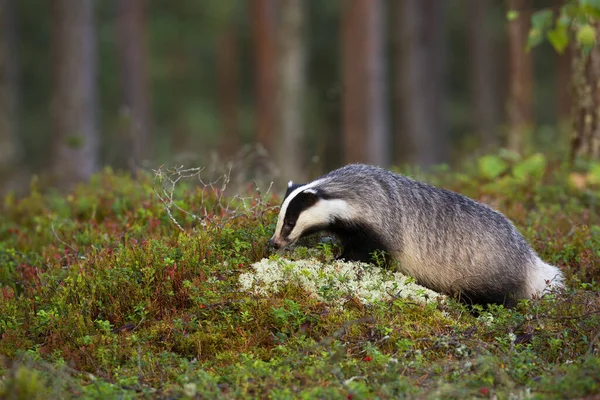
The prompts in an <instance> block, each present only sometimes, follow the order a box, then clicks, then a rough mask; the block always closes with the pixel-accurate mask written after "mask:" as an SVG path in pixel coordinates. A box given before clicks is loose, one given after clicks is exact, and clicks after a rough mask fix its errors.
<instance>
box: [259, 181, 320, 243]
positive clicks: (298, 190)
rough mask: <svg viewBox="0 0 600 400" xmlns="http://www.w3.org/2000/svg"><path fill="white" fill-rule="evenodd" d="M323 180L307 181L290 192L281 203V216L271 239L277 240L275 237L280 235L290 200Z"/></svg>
mask: <svg viewBox="0 0 600 400" xmlns="http://www.w3.org/2000/svg"><path fill="white" fill-rule="evenodd" d="M321 182H323V179H318V180H316V181H313V182H311V183H307V184H306V185H304V186H300V187H299V188H296V190H294V191H293V192H292V193H290V195H289V196H288V197H287V198H286V199H285V200H284V201H283V204H282V205H281V209H280V210H279V217H278V218H277V226H276V227H275V233H273V237H272V238H271V239H273V240H275V238H276V237H278V236H279V233H280V232H281V228H283V220H284V219H285V213H286V212H287V209H288V206H289V205H290V202H291V201H292V200H293V199H294V197H296V196H298V194H299V193H301V192H302V191H304V190H306V189H309V188H312V187H315V186H316V185H318V184H319V183H321Z"/></svg>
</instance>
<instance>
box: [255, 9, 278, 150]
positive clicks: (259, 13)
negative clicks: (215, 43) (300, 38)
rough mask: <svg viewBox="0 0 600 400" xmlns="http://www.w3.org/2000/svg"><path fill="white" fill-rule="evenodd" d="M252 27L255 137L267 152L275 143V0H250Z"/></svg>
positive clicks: (272, 148)
mask: <svg viewBox="0 0 600 400" xmlns="http://www.w3.org/2000/svg"><path fill="white" fill-rule="evenodd" d="M251 7H252V25H253V26H252V29H253V36H254V51H255V53H254V56H255V74H256V80H255V84H256V89H255V90H256V97H257V101H256V103H257V107H258V112H257V140H258V142H259V143H261V144H262V145H263V146H264V147H265V148H266V149H267V151H269V152H270V153H272V152H273V150H274V145H275V123H276V122H275V118H276V117H275V113H276V111H275V110H276V105H275V96H276V95H277V93H276V86H275V82H276V75H275V74H276V69H277V68H276V59H275V57H276V55H275V46H276V45H275V18H274V17H275V14H274V13H275V3H273V0H252V3H251Z"/></svg>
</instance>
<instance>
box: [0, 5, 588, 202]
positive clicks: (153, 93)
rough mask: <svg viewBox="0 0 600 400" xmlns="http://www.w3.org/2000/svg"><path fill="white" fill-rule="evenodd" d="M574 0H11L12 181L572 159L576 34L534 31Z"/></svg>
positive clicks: (0, 79)
mask: <svg viewBox="0 0 600 400" xmlns="http://www.w3.org/2000/svg"><path fill="white" fill-rule="evenodd" d="M573 3H575V4H578V5H579V6H580V7H585V6H586V4H587V3H590V4H592V5H593V3H594V2H593V1H591V2H590V1H585V0H584V1H579V2H573ZM564 4H565V3H564V2H561V1H549V0H548V1H543V0H535V1H533V0H510V1H497V0H455V1H451V2H449V1H439V0H406V1H386V0H374V1H359V0H356V1H340V0H331V1H315V0H307V1H302V0H279V1H275V0H251V1H234V0H218V1H216V0H207V1H189V0H180V1H164V0H154V1H144V0H130V1H120V2H119V1H116V2H114V1H93V0H83V1H77V2H73V1H70V0H54V1H40V0H18V1H17V0H2V1H1V2H0V10H1V18H2V20H1V35H0V57H1V60H2V63H1V64H0V65H1V66H0V68H1V71H0V149H2V150H1V151H0V182H1V184H2V187H3V188H4V190H5V191H6V190H7V189H15V188H16V189H19V188H21V189H22V188H26V187H27V186H28V183H29V180H30V177H31V176H32V175H33V174H36V175H40V176H41V177H42V179H43V182H44V183H45V184H46V185H48V186H57V187H67V188H68V187H70V186H72V185H73V184H74V183H75V182H79V181H82V180H87V179H88V178H89V177H90V175H91V174H93V173H94V172H96V171H98V170H99V169H101V168H102V167H103V166H107V165H108V166H112V167H114V168H117V169H131V170H135V169H137V168H140V167H143V168H147V169H153V168H157V166H159V165H162V164H165V163H167V164H178V163H183V164H193V165H206V164H209V163H214V162H215V160H219V162H221V163H222V164H225V163H226V162H228V161H231V160H232V159H236V158H237V159H238V160H239V159H243V158H244V157H245V158H246V159H248V158H249V157H251V158H252V161H248V162H247V164H246V168H247V171H248V177H249V178H255V177H256V176H257V175H260V174H261V173H262V174H263V175H264V173H265V172H266V173H267V175H268V177H269V178H273V179H277V178H278V177H279V178H281V179H285V180H286V181H287V180H288V179H290V178H291V179H295V180H302V179H307V178H314V177H315V176H316V175H318V174H319V173H322V172H325V171H327V170H330V169H332V168H335V167H338V166H340V165H342V164H344V163H348V162H370V163H374V164H378V165H382V166H390V165H400V164H411V165H419V166H430V165H434V164H441V163H448V164H451V165H452V164H456V163H459V162H462V161H464V160H469V159H472V158H474V156H478V155H481V154H484V153H486V152H490V151H495V150H497V149H498V148H500V147H506V148H508V149H510V150H512V151H515V152H520V153H522V152H531V151H533V150H535V151H541V152H552V153H555V154H556V153H557V152H558V153H559V152H560V151H563V153H562V154H564V155H566V154H568V150H569V147H570V146H571V144H570V143H571V142H570V140H572V139H573V129H572V125H570V122H573V119H572V118H571V116H572V115H575V114H574V113H575V112H576V111H574V109H573V108H574V107H573V102H572V97H573V93H574V90H572V87H573V76H574V74H573V70H572V66H573V60H574V59H575V58H576V57H573V55H574V53H576V51H575V50H574V47H576V45H577V42H576V41H574V40H571V41H570V42H569V44H568V45H565V46H562V45H561V46H562V47H563V48H562V49H560V50H561V51H560V52H558V51H556V43H555V42H552V44H554V45H555V46H554V47H555V48H553V47H552V46H551V45H550V44H549V43H548V41H547V40H541V39H545V37H544V36H545V35H544V34H542V35H541V39H540V38H535V37H533V38H532V36H531V35H532V34H531V32H530V30H531V28H532V16H535V14H536V13H537V14H538V18H537V23H538V25H540V26H538V28H553V27H554V20H552V21H550V20H549V19H547V18H546V20H544V21H541V22H540V18H539V14H540V10H546V11H547V12H549V13H551V14H552V13H553V14H552V15H554V16H555V17H558V16H559V14H560V10H561V6H563V8H564ZM581 4H583V6H582V5H581ZM590 7H591V6H590ZM592 10H593V8H592ZM588 11H589V10H588ZM547 16H548V15H546V17H547ZM544 18H545V17H544ZM557 21H558V19H557ZM533 22H534V24H535V22H536V18H535V17H534V18H533ZM544 24H546V25H547V26H542V25H544ZM557 26H558V22H557ZM533 28H536V27H535V26H533ZM570 33H571V32H569V34H570ZM575 34H576V32H573V35H575ZM534 36H535V34H534ZM534 42H535V43H534ZM539 42H541V44H540V45H539V46H536V47H534V48H530V47H531V46H529V45H531V44H532V43H533V44H537V43H539ZM594 43H595V42H594ZM577 51H579V50H578V49H577ZM571 147H572V146H571ZM250 155H251V156H250ZM561 157H562V155H561Z"/></svg>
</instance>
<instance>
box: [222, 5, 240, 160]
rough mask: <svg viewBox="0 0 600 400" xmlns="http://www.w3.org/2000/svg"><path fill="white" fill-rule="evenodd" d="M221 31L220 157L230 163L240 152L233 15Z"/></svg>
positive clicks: (236, 41)
mask: <svg viewBox="0 0 600 400" xmlns="http://www.w3.org/2000/svg"><path fill="white" fill-rule="evenodd" d="M230 18H231V19H230V20H229V21H227V23H226V24H225V26H224V27H223V28H222V31H221V33H220V37H219V43H218V49H217V63H218V71H217V74H218V76H217V78H218V83H219V93H218V96H219V109H220V113H221V135H220V139H219V147H220V153H221V155H222V156H223V157H224V158H225V159H230V158H232V157H233V156H235V154H236V153H237V151H238V150H239V147H240V132H239V125H238V124H239V118H238V101H239V85H240V76H239V68H238V63H239V54H238V53H239V46H238V38H237V29H236V24H235V21H234V20H233V15H232V16H230Z"/></svg>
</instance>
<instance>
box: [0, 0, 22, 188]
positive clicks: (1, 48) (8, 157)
mask: <svg viewBox="0 0 600 400" xmlns="http://www.w3.org/2000/svg"><path fill="white" fill-rule="evenodd" d="M0 14H1V15H0V24H1V26H0V35H1V36H0V181H3V179H2V178H3V175H5V173H9V171H10V169H12V168H13V167H16V165H15V164H16V163H17V162H18V161H19V158H20V152H19V147H18V145H17V132H18V130H19V127H18V123H19V77H18V75H19V58H18V53H17V24H16V0H0Z"/></svg>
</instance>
